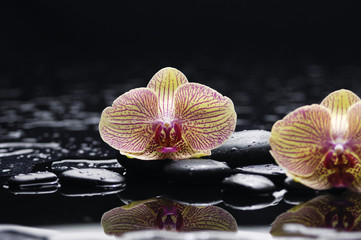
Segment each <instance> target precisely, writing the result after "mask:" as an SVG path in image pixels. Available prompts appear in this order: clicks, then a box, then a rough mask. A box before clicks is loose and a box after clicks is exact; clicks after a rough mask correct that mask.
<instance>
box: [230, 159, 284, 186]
mask: <svg viewBox="0 0 361 240" xmlns="http://www.w3.org/2000/svg"><path fill="white" fill-rule="evenodd" d="M236 170H237V171H239V172H240V173H250V174H257V175H262V176H265V177H267V178H269V179H270V180H272V181H273V182H274V183H277V184H282V183H283V181H284V180H285V178H286V171H285V170H284V169H283V168H281V167H280V166H278V165H276V164H260V165H250V166H244V167H238V168H236Z"/></svg>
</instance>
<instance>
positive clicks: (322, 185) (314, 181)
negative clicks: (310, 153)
mask: <svg viewBox="0 0 361 240" xmlns="http://www.w3.org/2000/svg"><path fill="white" fill-rule="evenodd" d="M323 162H324V159H322V161H320V162H319V165H318V166H316V167H315V169H314V171H313V173H312V174H311V175H309V176H303V175H293V174H291V173H288V175H289V176H290V177H292V178H293V179H294V180H295V181H296V182H300V183H302V184H303V185H305V186H307V187H309V188H312V189H317V190H326V189H330V188H332V187H333V185H332V184H331V183H330V181H329V176H331V175H332V174H333V173H335V170H334V169H327V168H325V166H324V163H323Z"/></svg>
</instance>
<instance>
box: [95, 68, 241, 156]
mask: <svg viewBox="0 0 361 240" xmlns="http://www.w3.org/2000/svg"><path fill="white" fill-rule="evenodd" d="M236 118H237V116H236V113H235V110H234V106H233V103H232V101H231V100H230V99H229V98H227V97H224V96H222V95H221V94H220V93H218V92H217V91H215V90H213V89H211V88H209V87H207V86H205V85H202V84H198V83H188V80H187V78H186V77H185V76H184V74H183V73H181V72H180V71H178V70H177V69H175V68H170V67H167V68H163V69H161V70H160V71H159V72H157V73H156V74H155V75H154V76H153V78H152V79H151V80H150V82H149V84H148V86H147V87H146V88H136V89H133V90H130V91H129V92H126V93H124V94H123V95H121V96H120V97H118V98H117V99H116V100H115V101H114V102H113V105H112V107H107V108H106V109H104V111H103V113H102V116H101V120H100V123H99V132H100V135H101V137H102V139H103V140H104V141H105V142H106V143H108V144H109V145H110V146H112V147H113V148H115V149H117V150H119V151H120V153H121V154H123V155H126V156H128V157H130V158H138V159H142V160H155V159H165V158H168V159H185V158H192V157H201V156H206V155H210V150H211V149H214V148H216V147H218V146H220V145H221V144H222V143H223V142H224V141H226V140H227V139H228V138H229V137H230V136H231V134H232V133H233V131H234V130H235V126H236Z"/></svg>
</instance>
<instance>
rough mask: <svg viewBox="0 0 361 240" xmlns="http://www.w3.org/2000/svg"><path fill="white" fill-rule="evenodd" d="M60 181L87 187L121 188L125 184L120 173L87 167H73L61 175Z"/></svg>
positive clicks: (64, 183) (63, 183) (69, 184)
mask: <svg viewBox="0 0 361 240" xmlns="http://www.w3.org/2000/svg"><path fill="white" fill-rule="evenodd" d="M60 181H61V184H62V187H63V185H65V186H66V187H70V186H77V185H84V186H87V187H100V188H119V187H122V186H123V185H124V182H125V178H124V177H123V176H122V175H120V174H119V173H116V172H113V171H109V170H106V169H97V168H85V169H72V170H68V171H65V172H63V173H62V174H61V175H60Z"/></svg>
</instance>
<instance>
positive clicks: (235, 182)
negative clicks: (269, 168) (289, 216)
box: [222, 173, 276, 195]
mask: <svg viewBox="0 0 361 240" xmlns="http://www.w3.org/2000/svg"><path fill="white" fill-rule="evenodd" d="M222 186H223V188H224V190H225V191H227V192H233V193H235V194H237V193H244V194H247V193H249V194H255V195H257V194H271V193H272V192H273V191H275V189H276V186H275V184H274V183H273V182H272V181H271V180H269V179H268V178H266V177H264V176H260V175H252V174H243V173H237V174H235V175H232V176H230V177H227V178H225V179H224V180H223V181H222Z"/></svg>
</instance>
